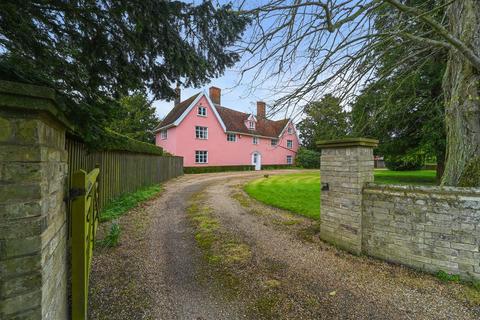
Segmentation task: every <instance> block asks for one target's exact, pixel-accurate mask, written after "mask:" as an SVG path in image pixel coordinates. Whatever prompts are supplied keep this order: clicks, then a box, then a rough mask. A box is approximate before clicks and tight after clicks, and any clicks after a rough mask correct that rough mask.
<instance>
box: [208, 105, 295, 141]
mask: <svg viewBox="0 0 480 320" xmlns="http://www.w3.org/2000/svg"><path fill="white" fill-rule="evenodd" d="M215 107H216V108H217V111H218V114H219V115H220V118H222V120H223V123H224V124H225V127H226V128H227V131H234V132H240V133H247V134H255V135H259V136H265V137H278V136H279V135H280V133H282V130H283V128H285V126H286V125H287V123H288V119H284V120H278V121H274V120H268V119H264V118H260V117H257V123H256V125H255V130H249V129H248V128H247V126H246V125H245V121H246V120H247V119H248V117H249V116H250V114H248V113H244V112H240V111H236V110H233V109H229V108H225V107H222V106H215Z"/></svg>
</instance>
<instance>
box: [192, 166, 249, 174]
mask: <svg viewBox="0 0 480 320" xmlns="http://www.w3.org/2000/svg"><path fill="white" fill-rule="evenodd" d="M254 169H255V166H246V165H244V166H208V167H184V168H183V173H211V172H227V171H252V170H254Z"/></svg>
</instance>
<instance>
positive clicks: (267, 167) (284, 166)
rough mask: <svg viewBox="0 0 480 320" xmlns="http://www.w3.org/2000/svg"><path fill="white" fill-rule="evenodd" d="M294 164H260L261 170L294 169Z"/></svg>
mask: <svg viewBox="0 0 480 320" xmlns="http://www.w3.org/2000/svg"><path fill="white" fill-rule="evenodd" d="M294 168H295V166H293V165H291V164H266V165H262V170H276V169H294Z"/></svg>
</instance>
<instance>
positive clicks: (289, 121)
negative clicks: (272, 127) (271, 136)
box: [278, 119, 300, 144]
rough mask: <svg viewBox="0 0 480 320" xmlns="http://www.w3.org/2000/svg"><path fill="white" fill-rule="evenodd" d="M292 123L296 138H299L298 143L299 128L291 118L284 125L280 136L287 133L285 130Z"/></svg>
mask: <svg viewBox="0 0 480 320" xmlns="http://www.w3.org/2000/svg"><path fill="white" fill-rule="evenodd" d="M290 123H291V124H292V125H293V133H294V135H295V138H297V142H298V144H300V139H299V138H298V135H297V128H296V127H295V124H294V123H293V122H292V120H291V119H288V122H287V124H286V125H285V127H283V130H282V132H280V135H279V136H278V138H280V137H281V136H282V135H283V134H284V133H285V130H286V129H287V127H288V125H289V124H290Z"/></svg>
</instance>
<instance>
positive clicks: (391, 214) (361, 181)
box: [318, 138, 480, 279]
mask: <svg viewBox="0 0 480 320" xmlns="http://www.w3.org/2000/svg"><path fill="white" fill-rule="evenodd" d="M376 143H377V141H376V140H371V139H362V138H354V139H352V138H350V139H342V140H332V141H321V142H319V143H318V146H319V147H320V148H322V155H321V167H320V176H321V182H322V191H321V200H322V204H321V213H320V238H321V239H323V240H325V241H327V242H329V243H332V244H334V245H336V246H338V247H340V248H343V249H345V250H348V251H350V252H353V253H356V254H368V255H370V256H373V257H377V258H380V259H383V260H387V261H391V262H396V263H401V264H404V265H407V266H411V267H413V268H417V269H421V270H424V271H428V272H438V271H440V270H442V271H445V272H448V273H451V274H459V275H461V276H462V277H463V278H464V279H480V252H479V250H480V247H479V246H480V189H478V188H477V189H473V188H452V187H445V188H441V187H418V186H416V187H415V186H393V185H386V186H380V185H375V184H373V183H372V181H373V152H372V151H373V148H374V147H375V146H376Z"/></svg>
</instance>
